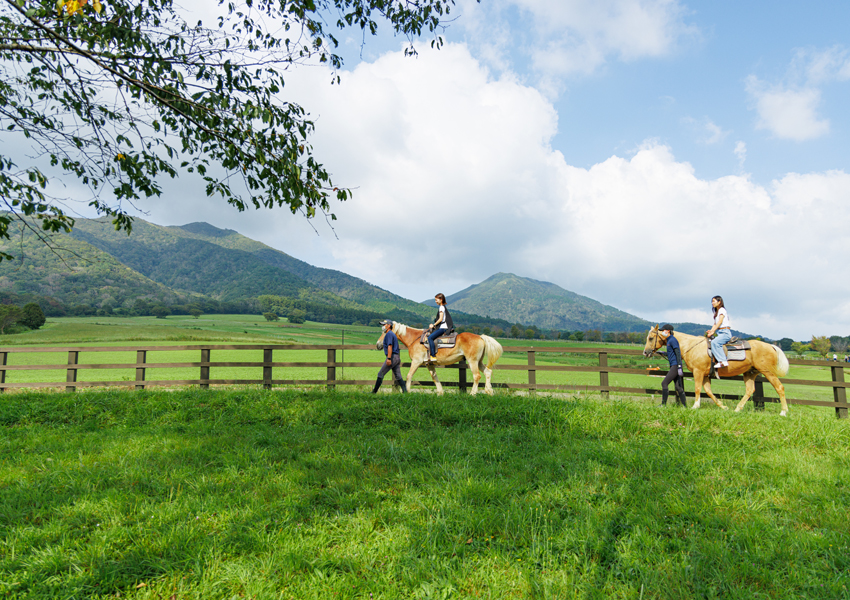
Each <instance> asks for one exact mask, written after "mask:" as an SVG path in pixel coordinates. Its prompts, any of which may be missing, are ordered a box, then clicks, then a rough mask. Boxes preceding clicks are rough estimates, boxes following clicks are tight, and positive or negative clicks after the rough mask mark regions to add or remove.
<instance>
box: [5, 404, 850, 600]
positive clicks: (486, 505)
mask: <svg viewBox="0 0 850 600" xmlns="http://www.w3.org/2000/svg"><path fill="white" fill-rule="evenodd" d="M623 400H624V399H620V398H612V399H610V400H605V399H602V398H599V397H593V396H587V397H586V396H583V395H582V396H573V397H568V398H551V397H533V396H517V395H503V394H497V395H496V396H493V397H489V396H483V395H482V396H477V397H469V396H461V395H457V394H448V395H446V396H443V397H437V396H435V395H433V394H409V395H406V396H402V395H397V394H381V395H379V396H373V395H370V394H363V393H357V392H345V393H329V392H323V391H319V390H314V391H309V390H308V391H297V390H273V391H270V392H268V391H265V392H264V391H262V390H257V389H230V390H197V389H185V390H181V391H177V392H166V391H145V392H141V393H130V392H121V391H114V390H113V391H89V392H78V393H76V394H62V393H52V394H51V393H41V394H37V393H21V394H7V395H3V396H0V427H2V437H1V438H0V540H2V541H0V596H2V597H4V598H27V599H32V598H119V597H120V598H132V599H138V600H141V599H159V598H168V599H174V600H177V599H188V598H204V599H230V598H257V599H266V598H269V599H304V598H321V599H330V598H334V599H335V598H358V599H361V598H362V599H367V598H368V599H370V600H373V599H405V600H407V599H420V600H424V599H437V598H439V599H446V598H499V599H502V598H558V599H561V598H583V599H596V598H599V599H603V598H605V599H608V598H623V599H634V600H642V599H649V598H656V599H668V598H670V599H692V598H740V599H747V600H749V599H752V598H777V599H783V600H786V599H789V598H792V599H794V598H813V599H814V598H817V599H834V598H850V592H848V586H850V524H848V514H847V500H848V497H850V476H848V473H850V469H848V467H850V427H849V426H848V422H847V421H846V420H837V419H833V418H823V416H822V414H821V415H815V414H805V413H798V414H797V415H796V416H795V418H794V419H780V418H778V417H777V416H776V415H775V414H771V413H752V414H748V415H745V416H742V415H734V414H729V413H724V412H721V411H718V410H705V411H699V412H694V411H685V410H681V409H678V408H676V407H667V408H664V409H661V408H658V407H656V406H654V405H653V404H652V401H651V400H650V399H648V398H642V399H641V398H639V399H634V398H631V399H628V400H629V401H623Z"/></svg>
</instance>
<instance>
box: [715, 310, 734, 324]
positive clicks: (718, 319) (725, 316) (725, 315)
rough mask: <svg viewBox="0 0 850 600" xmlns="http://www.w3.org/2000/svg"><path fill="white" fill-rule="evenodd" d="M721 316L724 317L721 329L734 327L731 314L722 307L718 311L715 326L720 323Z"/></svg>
mask: <svg viewBox="0 0 850 600" xmlns="http://www.w3.org/2000/svg"><path fill="white" fill-rule="evenodd" d="M720 315H723V323H722V324H721V325H720V327H730V328H731V327H732V323H731V322H730V321H729V313H727V312H726V308H725V307H723V306H721V307H720V310H718V311H717V316H715V317H714V324H715V325H717V324H718V323H719V322H720Z"/></svg>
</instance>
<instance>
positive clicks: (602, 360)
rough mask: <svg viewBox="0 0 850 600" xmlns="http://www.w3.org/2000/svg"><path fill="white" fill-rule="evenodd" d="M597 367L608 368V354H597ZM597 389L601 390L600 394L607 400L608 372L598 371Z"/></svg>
mask: <svg viewBox="0 0 850 600" xmlns="http://www.w3.org/2000/svg"><path fill="white" fill-rule="evenodd" d="M599 366H600V367H607V366H608V353H607V352H600V353H599ZM599 387H601V388H602V389H601V390H600V393H601V394H602V397H603V398H608V371H602V370H600V371H599Z"/></svg>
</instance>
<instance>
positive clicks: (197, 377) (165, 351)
mask: <svg viewBox="0 0 850 600" xmlns="http://www.w3.org/2000/svg"><path fill="white" fill-rule="evenodd" d="M281 358H283V359H287V358H288V359H293V358H294V359H295V360H289V361H281ZM98 359H100V360H98ZM103 359H106V360H103ZM275 359H277V360H275ZM346 359H348V360H346ZM635 359H638V360H640V361H642V360H643V357H642V352H641V351H640V350H636V349H627V348H599V349H596V348H587V347H585V348H567V347H564V348H561V347H550V346H546V347H541V346H507V347H505V354H504V356H503V357H502V359H501V360H500V361H499V363H498V364H497V365H496V367H495V370H494V373H495V375H494V383H493V387H495V388H500V389H508V390H525V391H528V392H534V391H545V392H569V391H586V392H599V393H601V394H603V395H606V396H607V395H608V394H609V393H612V392H613V393H616V394H624V395H643V394H654V395H657V394H658V391H659V385H658V384H659V381H658V379H655V378H653V377H652V375H660V374H663V371H659V372H656V373H654V372H653V371H652V370H648V369H646V368H640V367H638V366H636V364H635V363H636V362H637V360H635ZM60 361H61V362H60ZM789 362H790V363H791V364H792V365H799V367H800V369H799V370H800V371H801V372H803V373H804V374H805V376H806V377H807V378H806V379H789V378H786V379H783V383H784V384H785V388H786V393H787V395H788V403H789V404H805V405H810V406H829V407H832V408H833V409H834V410H835V413H836V415H837V416H839V417H842V418H844V417H846V416H847V408H848V404H847V397H846V388H847V387H848V386H850V383H845V378H844V369H845V368H850V364H848V363H836V362H829V361H812V360H791V361H789ZM565 363H572V364H565ZM576 363H582V364H576ZM379 364H380V355H379V354H378V353H377V352H376V351H375V349H374V346H366V345H338V344H334V345H312V344H310V345H268V344H250V345H207V344H205V345H191V346H79V347H49V348H48V347H14V348H12V347H7V348H0V392H5V391H6V390H15V389H32V388H61V387H64V388H65V390H66V391H74V390H76V389H77V388H83V387H115V386H118V387H128V388H130V389H137V390H139V389H145V388H146V387H151V386H172V387H173V386H187V385H197V386H200V387H201V388H208V387H209V386H211V385H213V386H219V385H262V386H263V387H264V388H266V389H270V388H271V387H273V386H284V385H294V386H328V387H329V388H334V387H336V386H371V385H372V383H373V382H374V380H375V379H374V378H375V373H376V371H377V368H378V366H379ZM845 365H846V367H845ZM403 366H404V367H409V366H410V363H403ZM468 371H469V368H468V365H467V364H466V363H465V362H463V361H462V362H460V363H458V364H455V365H451V366H448V367H444V368H440V369H439V370H438V376H439V377H440V381H441V382H443V384H444V385H446V386H449V387H457V388H458V389H459V390H460V391H461V392H465V391H467V390H468V389H469V388H470V387H471V384H472V381H471V380H472V377H471V374H469V372H468ZM420 373H421V374H422V377H425V378H428V375H427V371H426V370H425V369H424V368H423V369H422V370H421V371H420V372H418V373H417V375H419V374H420ZM689 378H690V373H686V379H689ZM444 380H445V381H444ZM741 381H743V378H742V377H740V376H738V377H724V378H723V379H722V380H720V381H716V380H715V381H714V382H713V383H712V386H713V389H714V390H715V393H716V395H717V396H718V397H720V398H722V399H723V400H737V399H739V398H740V397H741V395H742V393H743V389H735V388H734V387H732V386H731V385H730V384H731V383H732V382H741ZM765 381H766V380H765V379H764V378H763V377H761V376H760V377H759V378H758V379H757V380H756V392H755V395H754V397H753V402H754V403H755V407H756V409H761V408H763V407H764V403H765V402H778V400H779V399H778V397H776V395H775V394H776V392H775V391H774V390H773V388H772V387H771V386H770V385H769V384H768V385H767V386H765V385H764V383H765ZM417 383H418V384H419V385H423V386H433V383H432V382H431V381H430V378H428V380H427V381H426V380H422V379H421V377H420V378H419V381H417ZM736 385H737V386H738V387H740V386H741V384H740V383H737V384H736ZM765 388H767V390H768V393H769V394H770V395H766V394H765ZM692 389H693V384H692V382H691V383H690V389H689V391H688V392H687V394H688V395H689V396H691V397H693V392H692V391H690V390H692ZM830 390H831V394H830V393H829V392H830ZM736 391H737V392H740V393H731V392H736ZM798 396H799V397H798ZM830 396H831V397H830Z"/></svg>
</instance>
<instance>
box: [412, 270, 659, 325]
mask: <svg viewBox="0 0 850 600" xmlns="http://www.w3.org/2000/svg"><path fill="white" fill-rule="evenodd" d="M446 300H447V302H448V304H449V307H450V308H454V309H458V310H462V311H464V312H469V313H475V314H480V315H490V316H494V317H498V318H500V319H505V320H507V321H510V322H512V323H525V324H528V325H536V326H537V327H540V328H542V329H558V330H569V331H575V330H587V329H601V330H603V331H645V330H646V329H647V328H648V322H647V321H645V320H644V319H641V318H639V317H636V316H634V315H630V314H629V313H627V312H623V311H621V310H618V309H616V308H614V307H613V306H607V305H605V304H602V303H601V302H597V301H596V300H593V299H591V298H587V297H586V296H581V295H579V294H576V293H574V292H570V291H568V290H565V289H563V288H561V287H558V286H557V285H555V284H554V283H548V282H546V281H536V280H534V279H529V278H527V277H519V276H517V275H514V274H512V273H496V274H495V275H493V276H492V277H490V278H488V279H485V280H484V281H482V282H481V283H479V284H476V285H473V286H470V287H468V288H466V289H465V290H462V291H460V292H457V293H456V294H452V295H451V296H447V297H446ZM426 304H430V305H432V306H433V305H435V304H434V300H433V299H430V300H429V301H427V302H426Z"/></svg>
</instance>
